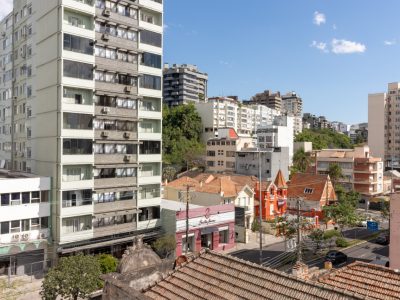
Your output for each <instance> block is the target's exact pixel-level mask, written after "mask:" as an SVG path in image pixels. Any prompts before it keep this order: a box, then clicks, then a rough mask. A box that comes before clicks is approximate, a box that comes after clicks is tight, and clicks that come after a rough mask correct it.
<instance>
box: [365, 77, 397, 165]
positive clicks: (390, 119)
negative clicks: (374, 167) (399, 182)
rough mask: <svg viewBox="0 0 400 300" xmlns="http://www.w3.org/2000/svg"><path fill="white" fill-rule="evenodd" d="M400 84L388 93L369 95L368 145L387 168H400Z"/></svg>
mask: <svg viewBox="0 0 400 300" xmlns="http://www.w3.org/2000/svg"><path fill="white" fill-rule="evenodd" d="M399 136H400V82H393V83H389V84H388V91H387V93H377V94H369V95H368V145H369V146H370V148H371V154H372V155H374V156H377V157H381V158H383V159H384V161H385V166H386V167H387V168H392V167H393V168H396V169H399V168H400V137H399Z"/></svg>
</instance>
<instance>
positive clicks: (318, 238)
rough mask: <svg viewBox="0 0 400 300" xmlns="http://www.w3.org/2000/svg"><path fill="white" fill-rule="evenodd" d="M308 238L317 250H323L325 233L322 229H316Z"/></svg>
mask: <svg viewBox="0 0 400 300" xmlns="http://www.w3.org/2000/svg"><path fill="white" fill-rule="evenodd" d="M308 237H309V238H310V239H311V240H312V241H313V242H314V243H315V248H316V250H319V249H320V248H321V243H322V241H323V240H324V231H323V230H321V229H314V230H313V231H311V233H310V234H309V235H308Z"/></svg>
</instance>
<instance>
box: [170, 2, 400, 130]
mask: <svg viewBox="0 0 400 300" xmlns="http://www.w3.org/2000/svg"><path fill="white" fill-rule="evenodd" d="M164 5H165V6H164V23H165V25H164V26H165V35H164V62H168V63H170V64H173V63H188V64H195V65H197V66H198V67H199V69H200V70H201V71H203V72H206V73H208V76H209V90H208V96H209V97H210V96H228V95H238V96H239V98H240V99H249V98H250V97H251V96H252V95H254V94H255V93H258V92H262V91H264V90H266V89H269V90H271V91H278V90H279V91H281V92H282V93H286V92H288V91H296V92H297V93H298V94H299V95H300V96H301V97H302V99H303V111H304V112H311V113H314V114H317V115H324V116H326V117H327V118H328V120H330V121H342V122H345V123H349V124H353V123H359V122H366V121H367V120H368V94H369V93H377V92H384V91H386V90H387V84H388V83H389V82H395V81H400V59H399V54H400V26H399V25H400V24H399V23H400V18H399V17H398V15H399V12H400V1H399V0H380V1H373V0H301V1H295V0H291V1H289V0H279V1H278V0H276V1H272V0H246V1H243V0H242V1H239V0H202V1H198V0H165V2H164Z"/></svg>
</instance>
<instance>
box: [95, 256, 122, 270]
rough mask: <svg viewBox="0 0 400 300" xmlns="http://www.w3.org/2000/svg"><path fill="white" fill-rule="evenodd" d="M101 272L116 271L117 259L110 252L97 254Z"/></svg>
mask: <svg viewBox="0 0 400 300" xmlns="http://www.w3.org/2000/svg"><path fill="white" fill-rule="evenodd" d="M97 259H98V260H99V264H100V269H101V273H102V274H107V273H112V272H115V271H117V265H118V259H116V258H115V257H114V256H112V255H110V254H99V255H97Z"/></svg>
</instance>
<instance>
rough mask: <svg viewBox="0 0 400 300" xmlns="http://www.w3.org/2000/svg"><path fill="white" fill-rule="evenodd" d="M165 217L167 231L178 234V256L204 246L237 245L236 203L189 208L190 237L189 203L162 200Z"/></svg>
mask: <svg viewBox="0 0 400 300" xmlns="http://www.w3.org/2000/svg"><path fill="white" fill-rule="evenodd" d="M161 219H162V222H163V229H164V230H165V232H166V233H167V234H172V235H174V236H175V240H176V250H175V253H176V256H180V255H182V254H185V253H186V250H187V252H191V253H195V252H200V250H201V249H203V248H208V249H211V250H215V251H220V250H222V251H224V250H228V249H230V248H232V247H234V246H235V234H234V233H235V206H234V205H233V204H223V205H214V206H199V205H194V204H190V205H189V209H188V225H189V227H188V228H189V229H188V233H189V234H188V237H186V203H183V202H177V201H171V200H165V199H162V200H161Z"/></svg>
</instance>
